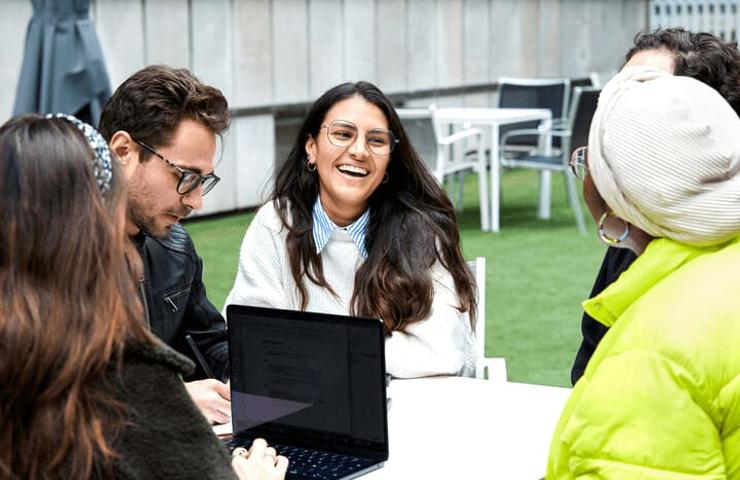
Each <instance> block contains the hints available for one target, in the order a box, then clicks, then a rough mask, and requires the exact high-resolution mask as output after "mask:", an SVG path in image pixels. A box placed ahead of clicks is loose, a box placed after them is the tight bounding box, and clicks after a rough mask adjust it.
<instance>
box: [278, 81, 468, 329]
mask: <svg viewBox="0 0 740 480" xmlns="http://www.w3.org/2000/svg"><path fill="white" fill-rule="evenodd" d="M355 95H358V96H360V97H362V98H364V99H365V100H367V101H368V102H370V103H372V104H373V105H375V106H377V107H378V108H379V109H380V110H381V111H382V112H383V114H384V115H385V118H386V119H387V120H388V128H389V129H390V130H391V131H392V132H393V134H394V135H395V136H396V138H397V139H398V140H399V142H398V144H397V145H396V148H395V149H394V150H393V152H392V154H391V158H390V161H389V163H388V168H387V170H386V172H387V173H388V181H387V182H385V183H382V184H381V185H380V186H379V187H378V189H377V190H376V191H375V192H374V193H373V194H372V196H371V197H370V200H369V206H370V212H371V213H370V222H369V225H368V232H367V239H366V247H367V251H368V257H367V260H366V261H365V262H364V263H363V264H362V266H361V267H360V268H359V270H358V271H357V274H356V275H355V285H354V291H353V293H352V300H351V305H350V312H351V313H352V314H353V315H358V316H367V317H373V318H381V319H383V322H384V323H385V328H386V333H388V334H390V332H392V331H393V330H403V329H404V327H405V326H406V325H408V324H410V323H413V322H418V321H420V320H423V319H425V318H426V317H427V316H428V315H429V313H430V311H431V307H432V300H433V295H434V287H433V282H432V278H431V272H430V268H431V267H432V265H433V264H434V263H435V262H440V263H441V265H442V266H444V268H446V269H447V270H448V271H449V272H450V274H451V275H452V278H453V280H454V282H455V289H456V291H457V294H458V297H459V300H460V305H459V306H458V307H457V308H458V309H459V310H460V311H463V312H464V311H467V312H468V314H469V317H470V319H471V324H472V321H473V319H474V318H475V311H476V298H475V286H474V280H473V277H472V275H471V273H470V270H469V269H468V268H467V265H466V264H465V261H464V260H463V255H462V251H461V250H460V235H459V233H458V229H457V222H456V220H455V212H454V209H453V207H452V204H451V203H450V201H449V199H448V198H447V196H446V195H445V193H444V191H443V190H442V188H441V187H440V186H439V184H438V183H437V181H436V180H435V179H434V177H432V175H431V174H430V173H429V172H428V171H427V168H426V166H425V165H424V163H423V162H422V160H421V159H420V157H419V155H417V153H416V152H415V151H414V149H413V147H412V146H411V144H410V142H409V139H408V137H407V136H406V132H405V131H404V129H403V126H402V125H401V121H400V119H399V118H398V115H397V114H396V111H395V110H394V108H393V105H392V104H391V102H390V100H389V99H388V98H387V97H386V96H385V95H384V94H383V92H381V91H380V90H379V89H378V88H377V87H376V86H375V85H373V84H371V83H368V82H357V83H344V84H341V85H338V86H336V87H334V88H332V89H331V90H329V91H327V92H326V93H324V94H323V95H322V96H321V97H320V98H319V99H318V100H316V102H315V103H314V104H313V106H312V107H311V109H310V110H309V112H308V115H307V116H306V118H305V120H304V121H303V125H302V126H301V129H300V131H299V132H298V136H297V138H296V140H295V143H294V145H293V148H292V150H291V152H290V154H289V155H288V159H287V161H286V162H285V164H284V165H283V166H282V168H281V169H280V172H279V173H278V175H277V178H276V181H275V190H274V192H273V195H272V200H273V202H274V204H275V207H276V209H277V212H278V215H279V216H280V219H281V220H282V223H283V225H284V226H285V227H286V228H287V229H288V235H287V249H288V258H289V261H290V270H291V273H292V275H293V278H294V280H295V282H296V284H297V285H298V290H299V294H300V297H301V308H302V309H305V308H306V306H307V304H308V299H307V298H306V297H307V293H306V289H305V287H304V286H303V282H302V279H303V277H304V276H306V277H307V278H308V279H309V280H310V281H312V282H314V283H315V284H317V285H320V286H323V287H325V288H327V289H329V290H332V289H331V285H329V284H328V283H327V282H326V279H325V278H324V273H323V268H322V264H321V257H320V256H319V255H318V254H317V253H316V247H315V245H314V242H313V237H312V235H311V231H312V227H313V216H312V209H313V205H314V203H315V201H316V197H317V196H318V194H319V179H318V175H317V174H316V172H313V173H312V172H309V171H308V170H307V169H306V160H307V158H306V151H305V145H306V141H307V140H308V138H309V137H311V138H314V139H315V138H317V135H318V134H319V131H320V129H321V125H322V124H323V123H324V117H325V116H326V113H327V112H328V111H329V110H330V109H331V108H332V107H333V106H334V105H335V104H336V103H337V102H340V101H342V100H344V99H347V98H350V97H353V96H355Z"/></svg>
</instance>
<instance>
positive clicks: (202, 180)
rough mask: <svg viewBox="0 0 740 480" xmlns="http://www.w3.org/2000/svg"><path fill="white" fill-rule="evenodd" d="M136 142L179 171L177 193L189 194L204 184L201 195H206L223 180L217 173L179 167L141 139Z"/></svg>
mask: <svg viewBox="0 0 740 480" xmlns="http://www.w3.org/2000/svg"><path fill="white" fill-rule="evenodd" d="M134 141H135V142H136V143H138V144H139V145H141V146H142V147H144V148H145V149H146V150H148V151H149V152H150V153H151V154H153V155H154V156H156V157H159V158H161V159H162V160H164V163H166V164H167V165H168V166H169V167H170V168H172V169H174V170H176V171H177V173H179V174H180V179H179V180H178V181H177V193H179V194H180V195H187V194H188V193H190V192H192V191H193V190H195V189H196V188H198V186H199V185H202V186H203V193H201V195H203V196H205V195H206V194H207V193H208V192H210V191H211V190H212V189H213V187H215V186H216V184H217V183H218V182H219V180H221V178H220V177H219V176H218V175H216V174H215V173H209V174H206V175H201V174H200V173H198V172H196V171H194V170H188V169H185V168H182V167H178V166H177V165H175V164H174V163H172V161H170V160H169V159H168V158H167V157H165V156H164V155H162V154H161V153H159V152H158V151H156V150H155V149H153V148H152V147H150V146H149V145H147V144H146V143H144V142H140V141H139V140H134Z"/></svg>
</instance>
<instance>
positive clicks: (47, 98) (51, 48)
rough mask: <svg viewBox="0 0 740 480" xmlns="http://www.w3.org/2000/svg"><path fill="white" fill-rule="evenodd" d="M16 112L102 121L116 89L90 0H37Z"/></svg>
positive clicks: (93, 121) (17, 94)
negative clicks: (91, 18) (94, 21)
mask: <svg viewBox="0 0 740 480" xmlns="http://www.w3.org/2000/svg"><path fill="white" fill-rule="evenodd" d="M32 3H33V16H32V17H31V22H30V23H29V24H28V30H27V32H26V49H25V52H24V56H23V66H22V68H21V76H20V80H19V82H18V90H17V93H16V97H15V107H14V108H13V114H14V115H18V114H20V113H26V112H38V113H52V112H62V113H69V114H73V115H76V116H78V117H80V118H81V119H83V120H85V121H87V122H89V123H92V124H93V125H97V124H98V120H100V111H101V110H102V108H103V105H104V104H105V102H106V100H108V98H109V97H110V95H111V90H110V80H109V79H108V72H107V71H106V69H105V63H104V62H103V52H102V51H101V50H100V44H99V43H98V37H97V35H96V34H95V28H94V26H93V23H92V21H91V20H90V0H32Z"/></svg>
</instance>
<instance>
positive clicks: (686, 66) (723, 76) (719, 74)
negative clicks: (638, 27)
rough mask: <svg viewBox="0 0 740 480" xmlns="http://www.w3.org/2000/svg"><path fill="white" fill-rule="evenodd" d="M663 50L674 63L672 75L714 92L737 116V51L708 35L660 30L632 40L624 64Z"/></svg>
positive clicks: (739, 103) (739, 65)
mask: <svg viewBox="0 0 740 480" xmlns="http://www.w3.org/2000/svg"><path fill="white" fill-rule="evenodd" d="M659 49H665V50H668V51H669V52H671V54H672V55H673V59H674V64H675V67H674V72H673V74H674V75H679V76H684V77H691V78H695V79H696V80H699V81H700V82H703V83H706V84H707V85H709V86H710V87H712V88H713V89H715V90H717V91H718V92H719V94H720V95H722V96H723V97H724V98H725V100H727V102H728V103H729V104H730V106H732V108H733V109H734V110H735V112H736V113H737V114H738V115H740V51H738V49H737V42H724V41H723V40H722V39H721V38H718V37H716V36H714V35H712V34H711V33H704V32H702V33H693V32H689V31H688V30H685V29H683V28H680V27H676V28H659V29H657V30H654V31H652V32H641V33H638V34H637V35H636V36H635V39H634V45H633V46H632V48H631V49H630V50H629V51H628V52H627V56H626V58H625V62H628V61H629V60H630V59H631V58H632V57H633V56H634V55H635V54H637V53H638V52H641V51H644V50H659Z"/></svg>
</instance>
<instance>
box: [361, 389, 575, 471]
mask: <svg viewBox="0 0 740 480" xmlns="http://www.w3.org/2000/svg"><path fill="white" fill-rule="evenodd" d="M388 392H389V396H390V397H391V399H392V400H391V407H390V410H389V411H388V424H389V433H388V443H389V445H390V457H389V459H388V461H387V462H386V464H385V466H384V467H383V468H381V469H380V470H376V471H374V472H371V473H370V474H368V475H366V476H363V477H362V478H363V479H367V480H390V479H416V478H418V479H445V480H446V479H466V480H473V479H505V480H517V479H524V480H536V479H539V478H542V477H543V476H544V475H545V468H546V465H547V455H548V451H549V448H550V440H551V437H552V433H553V431H554V430H555V426H556V424H557V420H558V418H559V417H560V412H561V411H562V409H563V406H564V405H565V401H566V400H567V398H568V396H569V395H570V389H567V388H559V387H545V386H541V385H529V384H524V383H508V382H492V381H490V382H489V381H487V380H476V379H470V378H460V377H440V378H428V379H415V380H393V381H392V382H391V385H390V387H389V390H388Z"/></svg>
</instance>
